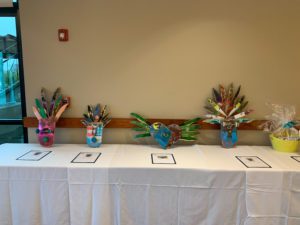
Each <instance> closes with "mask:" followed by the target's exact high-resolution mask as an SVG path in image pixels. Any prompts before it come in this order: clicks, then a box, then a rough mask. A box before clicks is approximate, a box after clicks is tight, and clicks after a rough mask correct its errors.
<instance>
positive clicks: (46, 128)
mask: <svg viewBox="0 0 300 225" xmlns="http://www.w3.org/2000/svg"><path fill="white" fill-rule="evenodd" d="M69 104H70V98H69V97H63V96H62V94H61V89H60V88H57V89H56V90H55V92H54V94H53V96H52V98H51V101H48V99H47V93H46V90H45V88H42V89H41V98H40V99H38V98H36V99H35V106H33V107H32V110H33V113H34V115H35V116H36V118H37V119H38V121H39V127H38V129H37V130H36V133H37V135H38V140H39V143H40V144H41V145H42V146H45V147H50V146H52V145H53V141H54V130H55V126H56V122H57V121H58V120H59V118H60V117H61V115H62V114H63V112H64V111H65V110H66V109H67V107H68V106H69Z"/></svg>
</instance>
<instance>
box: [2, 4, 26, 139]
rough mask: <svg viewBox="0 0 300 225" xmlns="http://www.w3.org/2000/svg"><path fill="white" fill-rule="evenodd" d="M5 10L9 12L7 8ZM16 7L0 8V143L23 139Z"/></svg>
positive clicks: (22, 105)
mask: <svg viewBox="0 0 300 225" xmlns="http://www.w3.org/2000/svg"><path fill="white" fill-rule="evenodd" d="M8 11H9V12H8ZM17 20H18V14H17V9H16V8H12V9H9V10H7V9H5V10H4V9H3V8H2V9H1V8H0V144H2V143H20V142H21V143H22V142H27V130H26V129H25V128H24V127H23V125H22V124H23V123H22V118H23V117H24V116H25V115H26V110H25V96H24V80H23V67H22V60H21V59H22V57H21V42H20V37H19V29H18V28H19V27H18V21H17Z"/></svg>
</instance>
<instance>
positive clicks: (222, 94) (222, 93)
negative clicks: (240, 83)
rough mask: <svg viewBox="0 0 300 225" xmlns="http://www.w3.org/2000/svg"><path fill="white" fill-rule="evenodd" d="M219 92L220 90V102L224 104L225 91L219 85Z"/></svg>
mask: <svg viewBox="0 0 300 225" xmlns="http://www.w3.org/2000/svg"><path fill="white" fill-rule="evenodd" d="M219 90H220V95H221V98H222V102H224V101H225V99H226V90H225V88H224V87H223V86H222V85H221V84H220V85H219Z"/></svg>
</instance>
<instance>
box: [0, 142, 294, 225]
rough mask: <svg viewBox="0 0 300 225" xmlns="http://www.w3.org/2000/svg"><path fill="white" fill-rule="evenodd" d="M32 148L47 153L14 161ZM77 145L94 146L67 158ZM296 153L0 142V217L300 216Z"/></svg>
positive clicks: (227, 221) (106, 224) (38, 222)
mask: <svg viewBox="0 0 300 225" xmlns="http://www.w3.org/2000/svg"><path fill="white" fill-rule="evenodd" d="M32 150H37V151H41V152H44V151H51V152H50V153H49V154H48V155H46V156H45V157H43V158H42V159H40V160H39V161H25V160H20V157H21V156H23V155H25V154H26V153H27V152H29V151H32ZM80 152H85V153H90V152H92V153H96V152H99V153H101V155H100V157H99V158H98V159H97V161H96V162H95V163H74V162H73V163H72V161H73V159H74V158H75V157H76V156H77V155H78V154H79V153H80ZM153 154H154V155H153ZM155 154H172V155H173V156H172V157H173V158H174V162H175V163H174V164H154V163H155V161H154V160H153V156H155ZM169 156H170V155H169ZM245 157H246V158H245ZM17 159H18V160H17ZM162 159H163V157H162ZM241 159H245V160H249V161H250V162H249V165H255V160H258V161H260V160H262V163H263V164H264V165H265V166H262V167H261V166H260V165H258V166H256V167H261V168H252V167H250V168H248V167H249V165H248V164H247V163H246V164H245V163H244V161H243V160H241ZM253 159H254V161H253ZM298 160H299V161H300V157H299V154H298V153H293V154H292V153H279V152H275V151H273V150H272V149H271V148H270V147H262V146H238V147H236V148H234V149H223V148H221V147H219V146H207V145H192V146H175V147H174V148H172V149H168V150H162V149H159V148H158V147H157V146H143V145H102V146H101V147H100V148H89V147H87V146H86V145H75V144H62V145H59V144H57V145H55V146H54V147H52V148H43V147H41V146H39V145H37V144H3V145H1V146H0V225H110V224H112V225H299V224H300V162H299V161H298ZM251 161H252V162H251ZM253 163H254V164H253ZM247 166H248V167H247Z"/></svg>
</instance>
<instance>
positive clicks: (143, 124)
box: [130, 120, 149, 128]
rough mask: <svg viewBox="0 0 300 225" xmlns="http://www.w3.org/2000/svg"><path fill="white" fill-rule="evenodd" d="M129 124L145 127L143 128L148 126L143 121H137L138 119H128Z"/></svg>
mask: <svg viewBox="0 0 300 225" xmlns="http://www.w3.org/2000/svg"><path fill="white" fill-rule="evenodd" d="M130 123H131V124H134V125H136V126H138V127H145V128H149V125H148V124H145V123H141V122H138V121H135V120H132V121H130Z"/></svg>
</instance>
